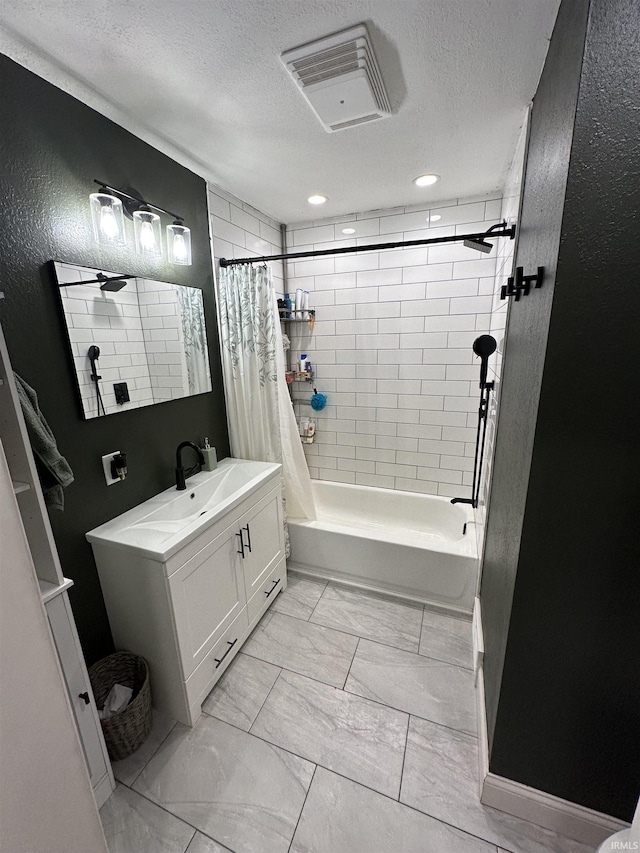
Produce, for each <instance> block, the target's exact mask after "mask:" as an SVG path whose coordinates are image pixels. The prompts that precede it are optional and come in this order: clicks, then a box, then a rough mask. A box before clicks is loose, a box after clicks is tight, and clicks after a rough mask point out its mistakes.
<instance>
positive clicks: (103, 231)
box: [89, 192, 126, 246]
mask: <svg viewBox="0 0 640 853" xmlns="http://www.w3.org/2000/svg"><path fill="white" fill-rule="evenodd" d="M89 204H90V205H91V221H92V223H93V236H94V237H95V238H96V241H97V242H98V243H101V244H103V245H107V246H124V245H125V242H126V240H125V233H124V216H123V214H122V202H121V201H120V199H119V198H116V196H114V195H109V193H106V192H99V193H91V195H90V196H89Z"/></svg>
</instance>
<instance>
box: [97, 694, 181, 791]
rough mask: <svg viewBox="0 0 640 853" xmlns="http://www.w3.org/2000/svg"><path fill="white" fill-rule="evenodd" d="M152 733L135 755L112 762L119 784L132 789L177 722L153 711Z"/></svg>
mask: <svg viewBox="0 0 640 853" xmlns="http://www.w3.org/2000/svg"><path fill="white" fill-rule="evenodd" d="M151 714H152V723H151V731H150V732H149V736H148V738H147V739H146V740H145V742H144V743H143V744H142V746H140V747H139V748H138V749H136V751H135V752H134V753H132V754H131V755H129V756H127V758H123V759H122V760H121V761H112V762H111V767H112V768H113V775H114V776H115V777H116V779H117V780H118V782H122V783H123V784H124V785H128V786H129V787H131V786H132V785H133V783H134V782H135V781H136V779H137V778H138V776H139V775H140V773H142V771H143V770H144V768H145V766H146V764H147V762H148V761H149V759H150V758H152V757H153V755H154V753H155V751H156V749H157V748H158V747H159V746H160V744H161V743H162V741H163V740H164V739H165V738H166V736H167V735H168V734H169V732H170V731H171V729H172V728H173V727H174V726H175V724H176V721H175V720H172V719H171V717H167V715H166V714H162V713H160V711H156V710H153V711H152V712H151Z"/></svg>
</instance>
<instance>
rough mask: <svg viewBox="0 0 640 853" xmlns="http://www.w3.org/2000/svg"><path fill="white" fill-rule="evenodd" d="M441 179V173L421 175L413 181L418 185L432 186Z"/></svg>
mask: <svg viewBox="0 0 640 853" xmlns="http://www.w3.org/2000/svg"><path fill="white" fill-rule="evenodd" d="M439 180H440V176H439V175H419V176H418V177H417V178H414V180H413V183H414V184H415V185H416V186H417V187H430V186H431V184H435V182H436V181H439Z"/></svg>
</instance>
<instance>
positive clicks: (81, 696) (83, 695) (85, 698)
mask: <svg viewBox="0 0 640 853" xmlns="http://www.w3.org/2000/svg"><path fill="white" fill-rule="evenodd" d="M78 699H82V700H83V701H84V704H85V705H88V704H89V703H90V702H91V699H89V694H88V693H87V691H86V690H85V692H84V693H78Z"/></svg>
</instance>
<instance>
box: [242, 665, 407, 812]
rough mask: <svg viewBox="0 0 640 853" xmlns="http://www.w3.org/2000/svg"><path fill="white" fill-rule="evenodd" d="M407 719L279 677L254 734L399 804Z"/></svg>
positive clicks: (323, 687) (296, 679) (290, 676)
mask: <svg viewBox="0 0 640 853" xmlns="http://www.w3.org/2000/svg"><path fill="white" fill-rule="evenodd" d="M407 723H408V718H407V715H406V714H402V713H401V712H399V711H394V710H392V709H391V708H385V707H384V706H382V705H378V704H377V703H376V702H370V701H368V700H367V699H361V698H360V697H358V696H353V695H351V694H349V693H345V692H344V691H343V690H336V689H335V688H334V687H329V686H327V685H326V684H320V683H319V682H317V681H313V680H312V679H310V678H304V677H303V676H301V675H296V674H295V673H292V672H286V671H285V672H282V673H281V674H280V677H279V678H278V680H277V681H276V683H275V686H274V688H273V690H272V691H271V693H270V694H269V698H268V699H267V701H266V702H265V703H264V705H263V707H262V710H261V711H260V713H259V714H258V717H257V719H256V721H255V723H254V724H253V726H252V728H251V732H252V734H256V735H258V736H259V737H262V738H265V740H268V741H270V742H271V743H275V744H277V745H278V746H282V747H284V748H285V749H288V750H290V751H291V752H294V753H296V754H297V755H301V756H303V757H304V758H308V759H309V760H310V761H314V762H315V763H317V764H321V765H323V766H324V767H328V768H330V769H331V770H335V771H336V772H337V773H341V774H342V775H343V776H347V777H348V778H349V779H354V780H355V781H357V782H362V784H363V785H367V786H369V787H370V788H374V789H375V790H376V791H380V792H381V793H383V794H387V795H388V796H390V797H395V798H396V799H397V798H398V795H399V792H400V777H401V775H402V762H403V760H404V748H405V743H406V734H407Z"/></svg>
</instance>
